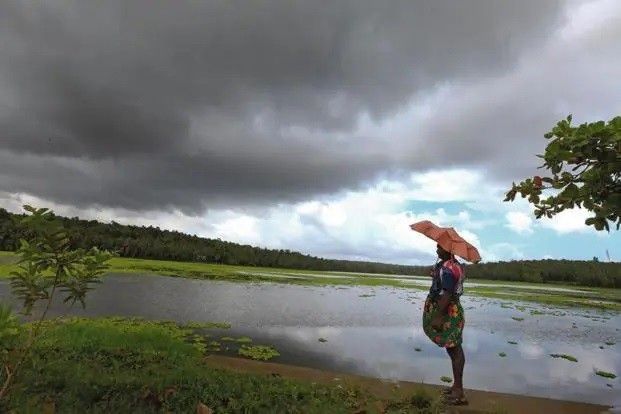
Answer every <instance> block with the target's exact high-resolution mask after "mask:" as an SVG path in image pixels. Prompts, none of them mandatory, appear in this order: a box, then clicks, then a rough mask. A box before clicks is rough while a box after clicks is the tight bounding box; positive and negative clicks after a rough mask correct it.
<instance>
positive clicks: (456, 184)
mask: <svg viewBox="0 0 621 414" xmlns="http://www.w3.org/2000/svg"><path fill="white" fill-rule="evenodd" d="M481 179H482V178H481V174H479V173H477V172H474V171H467V170H447V171H446V172H439V171H433V172H427V173H424V174H420V175H412V176H411V177H409V178H408V180H407V181H405V182H399V181H389V180H384V181H381V182H378V183H377V184H376V185H374V186H372V187H369V188H367V189H366V190H360V191H349V192H344V193H341V194H338V195H334V196H332V197H329V198H325V199H321V200H310V201H305V202H300V203H296V204H280V205H276V206H274V207H271V208H269V209H264V210H261V211H236V210H209V211H207V212H206V213H205V215H204V216H202V217H190V216H184V215H183V214H181V213H179V212H176V211H173V212H142V213H140V214H138V213H131V212H128V211H122V210H119V209H95V208H91V209H86V210H82V211H78V210H76V209H74V208H72V207H70V206H63V205H59V204H54V203H48V202H46V201H45V200H41V199H37V198H36V197H30V196H25V195H5V197H0V199H2V198H4V199H5V200H7V202H5V203H3V204H5V205H8V208H9V209H11V210H13V211H19V210H20V206H21V204H24V203H31V204H35V205H44V206H50V207H51V208H53V209H54V210H55V211H56V212H57V213H58V214H62V215H68V216H74V215H79V216H80V217H83V218H87V219H99V220H103V221H110V220H112V219H114V220H115V221H117V222H120V223H127V224H140V225H143V224H144V225H154V226H159V227H160V228H163V229H176V230H180V231H183V232H188V233H192V234H198V235H201V236H204V237H211V238H221V239H223V240H228V241H232V242H237V243H243V244H251V245H255V246H261V247H270V248H283V249H290V250H297V251H301V252H303V253H309V254H313V255H317V256H322V257H329V258H346V259H352V260H370V261H382V262H392V263H402V264H417V263H427V262H429V261H432V260H433V258H434V256H435V243H434V242H433V241H431V240H429V239H427V238H426V237H425V236H423V235H421V234H418V233H416V232H414V231H412V230H411V229H410V227H409V225H410V224H412V223H414V222H416V221H420V220H431V221H433V222H434V223H436V224H438V225H441V226H452V227H455V228H456V229H457V230H458V231H459V233H460V234H462V235H463V236H464V237H465V238H466V239H468V240H469V241H471V242H472V243H473V244H474V245H475V246H477V247H478V248H480V247H481V239H480V236H479V231H481V229H483V228H485V227H486V226H488V225H490V223H493V222H492V221H490V220H489V219H485V220H483V219H480V218H478V217H475V216H473V215H472V213H471V212H470V211H468V210H467V209H466V208H465V207H464V208H463V210H460V211H457V212H455V213H449V212H447V211H446V210H445V209H444V208H434V209H429V208H425V209H421V210H419V209H415V210H414V211H413V210H412V209H413V207H412V202H415V201H421V200H422V201H451V202H463V200H470V201H476V200H477V199H480V198H481V197H483V196H482V195H481V193H480V192H477V191H476V189H478V188H480V187H481ZM488 202H489V201H488Z"/></svg>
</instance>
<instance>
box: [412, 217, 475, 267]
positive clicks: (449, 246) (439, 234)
mask: <svg viewBox="0 0 621 414" xmlns="http://www.w3.org/2000/svg"><path fill="white" fill-rule="evenodd" d="M410 228H411V229H412V230H414V231H417V232H419V233H422V234H424V235H425V236H427V237H429V238H430V239H431V240H434V241H435V242H436V243H438V244H439V245H440V247H442V248H443V249H444V250H446V251H447V252H450V253H452V254H454V255H455V256H459V257H461V258H462V259H465V260H467V261H469V262H473V263H476V262H478V261H480V260H481V255H480V254H479V251H478V250H477V249H476V247H474V246H473V245H471V244H470V243H468V242H467V241H466V240H464V239H463V237H461V236H460V235H459V234H457V232H456V231H455V229H454V228H452V227H439V226H436V225H435V224H433V223H432V222H430V221H429V220H423V221H419V222H418V223H414V224H411V225H410Z"/></svg>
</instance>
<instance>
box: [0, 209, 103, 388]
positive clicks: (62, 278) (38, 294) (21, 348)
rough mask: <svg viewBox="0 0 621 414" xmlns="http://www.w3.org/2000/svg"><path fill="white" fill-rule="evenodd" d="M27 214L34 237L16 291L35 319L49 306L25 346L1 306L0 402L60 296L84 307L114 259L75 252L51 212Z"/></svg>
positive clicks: (15, 276)
mask: <svg viewBox="0 0 621 414" xmlns="http://www.w3.org/2000/svg"><path fill="white" fill-rule="evenodd" d="M24 209H25V210H26V211H27V212H28V213H30V215H27V216H25V217H24V218H23V219H22V220H21V224H22V225H23V226H24V227H26V228H27V229H28V231H29V234H31V237H30V239H29V240H26V239H22V240H21V241H20V243H21V245H20V248H19V249H18V250H17V253H18V255H19V257H20V259H19V261H18V270H16V271H14V272H11V288H12V291H13V294H14V295H15V296H17V298H18V299H19V300H20V301H21V302H22V304H23V313H24V314H25V315H31V314H32V313H33V311H34V310H35V308H36V307H37V305H38V303H39V302H42V304H43V306H42V309H40V314H39V315H38V316H37V317H36V318H35V322H34V323H33V324H31V325H30V330H29V332H28V333H27V339H26V340H25V341H24V343H22V344H20V342H19V337H20V335H19V334H20V329H19V328H20V327H19V325H18V324H17V321H16V319H15V318H14V317H13V316H12V314H11V313H10V311H9V309H8V307H6V306H0V362H1V363H2V365H3V373H2V376H0V379H1V380H2V386H1V387H0V400H2V398H3V397H5V396H6V395H7V394H8V392H9V388H10V386H11V384H12V382H13V381H14V379H15V376H16V375H17V373H18V371H19V368H20V367H21V365H22V364H23V363H24V362H25V361H26V360H27V358H28V355H29V353H30V350H31V348H32V346H33V344H34V343H35V341H36V339H37V337H38V335H39V331H40V329H41V326H42V324H43V321H44V320H45V317H46V316H47V313H48V311H49V309H50V306H51V305H52V303H53V301H54V297H55V296H56V295H57V294H58V292H59V291H61V292H63V293H64V294H65V298H64V302H71V304H72V305H73V304H74V303H75V302H80V303H81V304H82V307H84V306H85V298H86V294H87V292H88V291H90V290H91V289H92V285H93V284H95V283H98V282H99V277H100V276H101V275H102V274H103V273H104V272H105V271H106V270H107V269H108V265H107V261H108V259H109V258H110V254H109V253H107V252H101V251H99V250H98V249H96V248H93V249H90V250H88V251H87V250H83V249H71V247H70V240H69V238H68V237H67V234H66V232H65V229H64V228H63V226H62V225H61V224H60V222H58V220H56V219H55V216H54V214H53V213H52V212H51V211H50V210H48V209H46V208H33V207H30V206H24Z"/></svg>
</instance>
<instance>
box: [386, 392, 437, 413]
mask: <svg viewBox="0 0 621 414" xmlns="http://www.w3.org/2000/svg"><path fill="white" fill-rule="evenodd" d="M379 412H385V413H395V414H396V413H441V412H445V410H444V407H442V404H441V401H440V400H439V399H437V398H435V399H434V397H433V396H432V395H431V394H430V393H429V392H427V391H425V390H418V391H416V392H414V394H412V395H411V396H408V397H406V398H402V399H400V400H396V401H389V402H388V403H387V404H386V406H385V408H384V409H383V410H380V411H379Z"/></svg>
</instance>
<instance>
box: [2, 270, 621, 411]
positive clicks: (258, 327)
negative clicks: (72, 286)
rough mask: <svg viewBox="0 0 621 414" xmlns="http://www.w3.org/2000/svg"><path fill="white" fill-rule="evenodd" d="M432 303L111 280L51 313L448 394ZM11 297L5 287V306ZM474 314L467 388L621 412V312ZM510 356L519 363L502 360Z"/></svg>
mask: <svg viewBox="0 0 621 414" xmlns="http://www.w3.org/2000/svg"><path fill="white" fill-rule="evenodd" d="M425 296H426V293H425V292H422V291H420V290H410V289H405V288H392V287H342V286H339V287H316V286H298V285H286V284H277V283H233V282H219V281H203V280H194V279H182V278H171V277H164V276H148V277H147V276H140V275H110V276H107V277H106V278H105V280H104V283H103V284H101V285H100V286H98V287H97V289H96V290H95V291H93V292H92V293H90V296H89V298H88V301H87V303H88V305H87V308H86V309H85V310H82V309H81V308H79V307H77V308H73V309H68V308H67V307H66V306H64V305H62V304H57V305H55V306H54V307H53V309H52V312H51V313H52V314H53V315H64V314H74V315H80V316H105V315H120V316H140V317H145V318H151V319H166V320H174V321H178V322H186V321H226V322H229V323H231V324H232V326H233V328H232V329H231V330H230V331H224V332H221V334H222V336H224V335H226V336H237V335H246V336H250V337H251V338H253V339H254V342H255V343H257V344H271V345H274V346H275V347H276V348H277V349H278V350H279V351H280V352H281V357H279V358H278V359H277V360H276V361H279V362H284V363H295V364H299V365H306V366H310V367H316V368H325V369H329V370H334V371H343V372H349V373H355V374H362V375H368V376H374V377H378V378H385V379H386V380H410V381H421V382H426V383H434V384H439V383H441V382H440V377H441V376H443V375H447V376H451V368H450V361H449V359H448V357H447V356H446V353H445V351H444V350H443V349H441V348H438V347H437V346H435V345H434V344H432V343H431V342H430V341H429V340H428V339H427V338H426V337H425V335H424V333H423V331H422V327H421V322H420V321H421V317H422V312H421V308H422V304H423V301H424V298H425ZM9 298H10V295H9V291H8V285H7V284H6V282H4V283H2V284H0V299H2V300H7V299H9ZM462 304H463V306H464V309H465V310H466V328H465V332H464V350H465V352H466V358H467V363H466V369H465V374H464V383H465V385H466V387H468V388H476V389H482V390H489V391H497V392H508V393H516V394H528V395H534V396H542V397H551V398H560V399H567V400H575V401H585V402H593V403H603V404H611V405H617V406H619V405H621V393H620V392H619V388H621V383H620V382H619V378H616V379H614V380H611V379H606V378H601V377H599V376H597V375H595V373H594V371H595V370H596V369H602V370H605V371H609V372H613V373H615V374H617V375H620V374H621V353H620V351H619V349H620V348H619V347H620V346H621V315H620V314H619V313H618V312H611V311H596V310H591V309H582V308H573V309H563V308H557V307H552V306H544V305H535V304H532V303H527V302H522V303H520V302H517V301H500V300H497V299H486V298H480V297H469V296H464V297H463V298H462ZM542 312H543V313H544V314H540V313H542ZM514 317H515V318H523V320H522V321H518V320H515V319H512V318H514ZM319 338H325V339H326V340H327V342H325V343H321V342H319V341H318V339H319ZM215 339H217V337H216V338H215ZM508 341H515V342H517V344H515V345H514V344H509V343H508ZM606 342H614V343H615V344H614V345H605V343H606ZM230 347H231V348H232V349H230V351H234V349H233V347H234V346H233V345H230ZM600 347H603V349H600ZM415 348H419V349H420V351H419V352H417V351H415ZM500 352H504V353H506V355H507V356H506V357H504V358H501V357H500V356H498V354H499V353H500ZM551 353H555V354H569V355H572V356H574V357H576V358H577V359H578V362H576V363H574V362H570V361H567V360H564V359H554V358H551V357H550V356H549V354H551ZM607 384H610V385H611V386H612V387H610V386H608V385H607Z"/></svg>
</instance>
